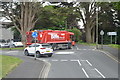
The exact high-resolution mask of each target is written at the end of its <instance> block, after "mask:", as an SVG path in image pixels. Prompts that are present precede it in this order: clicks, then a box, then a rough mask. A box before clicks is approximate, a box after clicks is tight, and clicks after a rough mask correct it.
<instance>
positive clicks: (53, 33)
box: [26, 30, 75, 49]
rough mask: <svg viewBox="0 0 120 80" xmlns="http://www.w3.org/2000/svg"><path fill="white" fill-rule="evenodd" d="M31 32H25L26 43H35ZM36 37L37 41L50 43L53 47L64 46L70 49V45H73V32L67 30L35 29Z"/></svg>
mask: <svg viewBox="0 0 120 80" xmlns="http://www.w3.org/2000/svg"><path fill="white" fill-rule="evenodd" d="M32 32H33V31H29V32H27V33H26V36H27V38H26V41H27V43H26V44H27V45H31V44H32V43H35V39H34V38H33V37H32ZM37 33H38V37H37V38H36V39H37V41H36V42H37V43H48V44H50V45H52V48H53V49H60V48H66V49H71V47H72V45H75V42H74V33H72V32H68V31H59V30H37Z"/></svg>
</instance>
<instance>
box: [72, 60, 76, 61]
mask: <svg viewBox="0 0 120 80" xmlns="http://www.w3.org/2000/svg"><path fill="white" fill-rule="evenodd" d="M70 61H78V60H70Z"/></svg>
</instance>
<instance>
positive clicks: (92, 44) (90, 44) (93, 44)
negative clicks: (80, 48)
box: [77, 42, 96, 46]
mask: <svg viewBox="0 0 120 80" xmlns="http://www.w3.org/2000/svg"><path fill="white" fill-rule="evenodd" d="M77 43H78V44H82V45H89V46H96V44H95V43H84V42H77Z"/></svg>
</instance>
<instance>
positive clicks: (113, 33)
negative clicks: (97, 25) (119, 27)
mask: <svg viewBox="0 0 120 80" xmlns="http://www.w3.org/2000/svg"><path fill="white" fill-rule="evenodd" d="M107 35H110V36H111V40H110V42H111V44H112V43H113V40H112V36H115V44H116V43H117V32H108V33H107Z"/></svg>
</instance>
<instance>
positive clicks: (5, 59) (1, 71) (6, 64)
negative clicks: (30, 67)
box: [0, 55, 22, 78]
mask: <svg viewBox="0 0 120 80" xmlns="http://www.w3.org/2000/svg"><path fill="white" fill-rule="evenodd" d="M21 62H22V60H21V59H19V58H16V57H11V56H4V55H0V78H3V77H5V76H6V75H7V74H8V73H9V72H10V71H12V70H13V69H14V68H15V67H17V66H18V65H19V64H20V63H21Z"/></svg>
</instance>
